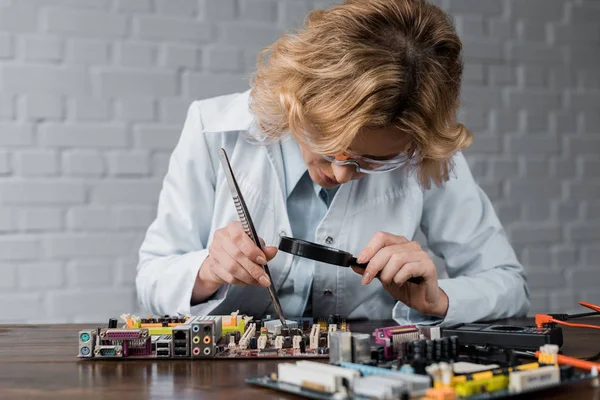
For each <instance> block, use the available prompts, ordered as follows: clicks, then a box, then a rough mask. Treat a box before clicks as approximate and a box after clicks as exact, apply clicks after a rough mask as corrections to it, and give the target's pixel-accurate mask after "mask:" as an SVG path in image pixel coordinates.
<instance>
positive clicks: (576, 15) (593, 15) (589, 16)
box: [571, 1, 600, 25]
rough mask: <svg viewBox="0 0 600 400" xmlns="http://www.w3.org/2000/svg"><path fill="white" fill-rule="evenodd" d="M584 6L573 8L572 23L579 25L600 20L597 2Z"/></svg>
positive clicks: (599, 9)
mask: <svg viewBox="0 0 600 400" xmlns="http://www.w3.org/2000/svg"><path fill="white" fill-rule="evenodd" d="M591 3H592V4H586V5H583V6H575V5H574V7H572V8H571V22H572V23H573V25H577V24H578V23H580V22H590V21H592V22H593V21H598V20H600V8H598V3H597V2H595V1H594V2H591Z"/></svg>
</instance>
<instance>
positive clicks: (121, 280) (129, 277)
mask: <svg viewBox="0 0 600 400" xmlns="http://www.w3.org/2000/svg"><path fill="white" fill-rule="evenodd" d="M137 263H138V261H137V259H136V258H123V257H122V258H120V259H119V260H118V261H117V270H116V275H115V282H116V283H117V284H119V285H127V286H132V287H133V286H135V278H136V275H137V271H136V267H137Z"/></svg>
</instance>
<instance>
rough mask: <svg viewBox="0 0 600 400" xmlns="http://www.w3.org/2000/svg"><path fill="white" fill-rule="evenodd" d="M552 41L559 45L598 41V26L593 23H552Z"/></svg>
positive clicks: (599, 37)
mask: <svg viewBox="0 0 600 400" xmlns="http://www.w3.org/2000/svg"><path fill="white" fill-rule="evenodd" d="M552 32H553V38H554V42H555V43H557V44H561V45H571V44H573V43H598V42H600V28H599V27H598V25H597V24H595V23H578V24H568V25H556V24H553V25H552Z"/></svg>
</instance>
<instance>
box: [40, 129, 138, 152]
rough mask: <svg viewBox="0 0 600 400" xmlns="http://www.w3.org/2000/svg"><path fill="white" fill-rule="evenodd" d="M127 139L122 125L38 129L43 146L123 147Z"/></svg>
mask: <svg viewBox="0 0 600 400" xmlns="http://www.w3.org/2000/svg"><path fill="white" fill-rule="evenodd" d="M127 139H128V135H127V130H126V128H125V127H124V126H122V125H121V126H119V125H106V124H69V125H63V124H55V123H49V124H46V125H43V126H42V127H40V143H41V144H42V145H44V146H57V147H63V146H64V147H68V146H77V147H124V146H126V145H127V143H128V140H127Z"/></svg>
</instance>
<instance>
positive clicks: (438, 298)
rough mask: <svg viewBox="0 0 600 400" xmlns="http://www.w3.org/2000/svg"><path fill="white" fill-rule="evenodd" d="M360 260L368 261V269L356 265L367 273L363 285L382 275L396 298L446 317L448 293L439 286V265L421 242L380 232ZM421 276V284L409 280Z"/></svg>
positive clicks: (362, 271)
mask: <svg viewBox="0 0 600 400" xmlns="http://www.w3.org/2000/svg"><path fill="white" fill-rule="evenodd" d="M357 261H358V262H359V263H361V264H363V263H367V262H368V265H367V267H366V268H358V267H352V269H353V270H354V272H356V273H358V274H361V275H362V276H363V279H362V284H363V285H368V284H369V283H370V282H371V281H372V280H373V278H374V277H378V278H379V280H380V281H381V283H382V284H383V287H384V288H385V290H387V291H388V292H389V293H390V294H391V295H392V296H394V298H395V299H396V300H398V301H401V302H402V303H404V304H406V305H407V306H409V307H411V308H413V309H415V310H417V311H419V312H421V313H422V314H425V315H432V316H437V317H442V318H443V317H445V316H446V312H447V310H448V296H446V293H444V291H443V290H442V289H440V288H439V286H438V278H437V271H436V267H435V264H434V263H433V261H432V260H431V258H430V257H429V255H428V254H427V253H426V252H425V251H424V250H423V249H422V248H421V245H419V243H417V242H411V241H409V240H408V239H406V238H405V237H402V236H395V235H392V234H390V233H385V232H378V233H376V234H375V235H374V236H373V238H372V239H371V241H370V242H369V244H367V246H366V247H365V249H364V250H363V251H362V252H361V253H360V255H359V256H358V259H357ZM378 274H379V275H378ZM419 276H420V277H423V282H421V284H418V285H417V284H414V283H411V282H407V280H408V279H409V278H411V277H419Z"/></svg>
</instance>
